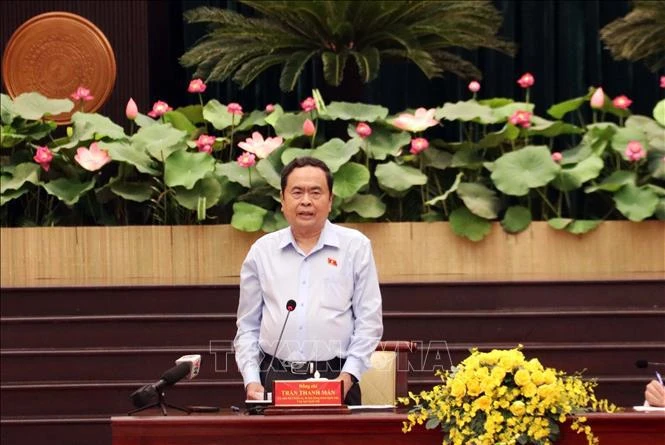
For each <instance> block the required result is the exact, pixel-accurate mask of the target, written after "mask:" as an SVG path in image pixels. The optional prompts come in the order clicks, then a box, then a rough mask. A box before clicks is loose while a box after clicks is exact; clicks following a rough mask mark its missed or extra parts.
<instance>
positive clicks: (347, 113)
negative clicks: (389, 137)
mask: <svg viewBox="0 0 665 445" xmlns="http://www.w3.org/2000/svg"><path fill="white" fill-rule="evenodd" d="M320 116H321V118H322V119H326V120H332V119H342V120H345V121H357V122H375V121H378V120H382V119H385V118H386V117H387V116H388V109H387V108H385V107H382V106H380V105H370V104H364V103H351V102H331V103H329V104H328V105H327V106H326V111H325V113H323V112H322V113H321V114H320Z"/></svg>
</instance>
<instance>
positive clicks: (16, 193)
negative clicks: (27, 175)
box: [0, 189, 28, 207]
mask: <svg viewBox="0 0 665 445" xmlns="http://www.w3.org/2000/svg"><path fill="white" fill-rule="evenodd" d="M26 193H28V189H20V190H11V191H9V192H7V193H2V194H0V207H2V206H3V205H5V204H7V203H8V202H9V201H13V200H14V199H16V198H20V197H21V196H23V195H25V194H26Z"/></svg>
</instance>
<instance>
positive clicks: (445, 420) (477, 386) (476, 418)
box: [399, 345, 617, 445]
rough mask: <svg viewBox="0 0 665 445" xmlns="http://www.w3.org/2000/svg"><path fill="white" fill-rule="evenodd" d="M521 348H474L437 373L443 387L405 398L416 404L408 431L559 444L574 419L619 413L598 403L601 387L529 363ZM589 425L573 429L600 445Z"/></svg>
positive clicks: (455, 443)
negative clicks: (595, 413)
mask: <svg viewBox="0 0 665 445" xmlns="http://www.w3.org/2000/svg"><path fill="white" fill-rule="evenodd" d="M521 348H522V347H521V345H520V346H519V347H517V348H515V349H510V350H496V349H495V350H492V351H491V352H479V351H478V350H477V349H472V350H471V355H470V356H469V357H467V358H466V359H465V360H464V361H462V362H461V363H460V364H459V365H458V366H456V367H453V368H452V370H451V371H440V370H439V371H437V375H438V376H440V377H441V380H442V383H441V384H440V385H437V386H435V387H434V388H432V390H431V391H422V392H421V393H420V394H419V395H415V394H413V393H411V392H410V393H409V397H400V398H399V402H400V403H403V404H405V405H410V404H411V403H412V402H413V404H414V405H413V406H412V408H411V409H410V411H409V414H408V420H407V421H406V422H404V427H403V431H404V432H405V433H406V432H409V431H411V429H412V428H413V426H414V425H416V424H419V425H421V424H423V423H424V424H425V426H426V428H428V429H432V428H436V427H438V426H440V427H441V429H442V430H443V432H444V433H445V436H444V439H443V443H444V444H452V445H461V444H472V445H481V444H482V445H484V444H487V445H490V444H522V445H523V444H534V445H544V444H551V443H553V442H554V441H556V440H557V438H558V437H559V425H558V424H559V423H562V422H564V421H565V420H566V417H567V416H569V415H573V414H580V413H583V412H588V411H605V412H614V411H616V410H617V408H616V406H614V405H613V404H611V403H609V402H608V401H607V400H604V399H600V400H599V399H596V396H595V395H594V388H595V386H596V382H594V381H586V380H583V379H582V378H581V376H580V375H566V374H565V373H564V372H562V371H557V370H555V369H553V368H546V367H544V366H543V365H542V364H541V363H540V361H538V359H536V358H533V359H530V360H527V359H526V358H525V357H524V354H523V353H522V351H521ZM585 421H586V418H585V417H583V416H578V417H574V418H573V420H572V423H571V425H570V427H571V429H572V430H573V431H577V432H578V433H584V434H585V435H586V438H587V441H588V443H589V444H590V445H591V444H594V443H597V442H598V440H597V438H596V437H595V436H594V435H593V432H592V431H591V427H590V426H588V425H585V424H584V423H585Z"/></svg>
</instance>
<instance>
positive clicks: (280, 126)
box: [273, 111, 309, 139]
mask: <svg viewBox="0 0 665 445" xmlns="http://www.w3.org/2000/svg"><path fill="white" fill-rule="evenodd" d="M273 113H274V111H273ZM308 117H309V116H308V115H307V114H305V113H284V114H282V115H281V116H280V117H279V119H277V121H276V122H275V124H274V125H273V127H274V128H275V132H276V133H277V134H278V135H280V136H282V137H283V138H284V139H292V138H295V137H298V136H302V135H303V132H302V126H303V124H304V123H305V121H306V120H307V118H308Z"/></svg>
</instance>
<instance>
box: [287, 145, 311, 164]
mask: <svg viewBox="0 0 665 445" xmlns="http://www.w3.org/2000/svg"><path fill="white" fill-rule="evenodd" d="M303 156H314V150H312V149H309V148H287V149H286V150H284V151H283V152H282V157H281V159H282V164H284V165H287V164H288V163H289V162H291V161H293V160H294V159H295V158H301V157H303Z"/></svg>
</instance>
